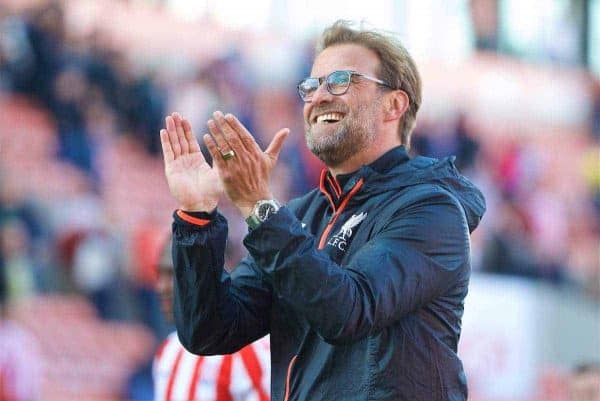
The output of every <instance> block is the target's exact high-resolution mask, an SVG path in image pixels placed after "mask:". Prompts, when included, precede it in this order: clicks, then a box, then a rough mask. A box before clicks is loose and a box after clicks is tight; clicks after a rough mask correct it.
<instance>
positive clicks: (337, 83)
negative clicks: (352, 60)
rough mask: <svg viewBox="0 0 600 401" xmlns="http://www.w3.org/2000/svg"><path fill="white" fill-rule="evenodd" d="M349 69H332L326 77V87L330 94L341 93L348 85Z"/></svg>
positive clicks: (344, 91)
mask: <svg viewBox="0 0 600 401" xmlns="http://www.w3.org/2000/svg"><path fill="white" fill-rule="evenodd" d="M350 76H351V74H350V72H349V71H334V72H332V73H331V74H329V76H328V77H327V87H328V88H329V92H331V94H332V95H343V94H344V93H346V91H347V90H348V86H349V85H350Z"/></svg>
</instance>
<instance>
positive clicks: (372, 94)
mask: <svg viewBox="0 0 600 401" xmlns="http://www.w3.org/2000/svg"><path fill="white" fill-rule="evenodd" d="M378 67H379V59H378V57H377V55H376V54H375V53H374V52H372V51H371V50H369V49H367V48H365V47H363V46H359V45H354V44H343V45H337V46H333V47H329V48H327V49H325V50H323V51H322V52H321V53H319V55H318V56H317V57H316V59H315V61H314V64H313V68H312V71H311V76H312V77H323V76H327V75H328V74H330V73H331V72H333V71H336V70H353V71H356V72H360V73H362V74H366V75H370V76H373V77H376V76H377V70H378ZM325 86H326V84H325V83H323V84H322V85H321V86H320V87H319V89H317V91H316V92H315V94H314V96H313V98H312V101H311V102H309V103H305V104H304V126H305V136H306V143H307V145H308V148H309V149H310V150H311V152H313V153H314V154H315V155H316V156H317V157H318V158H319V159H321V160H322V161H323V162H324V163H325V164H326V165H327V166H330V167H336V166H338V165H340V164H341V163H343V162H345V161H346V160H348V159H349V158H350V157H352V156H353V155H355V154H356V153H358V152H359V151H360V150H361V149H362V148H364V147H366V146H369V143H370V142H372V141H373V140H374V138H375V135H376V133H377V131H378V130H379V127H380V124H381V121H382V118H383V117H382V108H381V96H382V94H381V90H380V88H379V87H378V86H377V84H375V83H374V82H371V81H369V80H366V79H361V78H360V77H353V78H352V83H351V84H350V88H349V89H348V91H347V92H346V93H345V94H343V95H341V96H334V95H332V94H330V93H329V92H327V88H326V87H325ZM331 113H334V116H335V118H336V119H337V118H339V121H336V122H327V121H321V122H318V121H317V118H318V117H319V116H320V115H324V114H331Z"/></svg>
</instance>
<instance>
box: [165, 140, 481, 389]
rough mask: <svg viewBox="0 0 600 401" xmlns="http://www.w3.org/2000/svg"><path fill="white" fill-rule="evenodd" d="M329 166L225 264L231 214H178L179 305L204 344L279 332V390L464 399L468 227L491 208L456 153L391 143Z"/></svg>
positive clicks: (181, 326) (195, 340)
mask: <svg viewBox="0 0 600 401" xmlns="http://www.w3.org/2000/svg"><path fill="white" fill-rule="evenodd" d="M342 178H343V179H342V180H340V181H343V185H340V183H339V181H338V180H336V179H335V178H333V177H331V176H330V175H329V174H328V173H325V172H324V173H323V174H322V176H321V183H320V188H318V189H315V190H313V191H311V192H309V193H308V194H307V195H305V196H303V197H302V198H299V199H295V200H293V201H290V202H289V203H288V205H287V206H286V207H283V208H281V209H280V210H279V212H278V213H276V214H275V215H273V216H271V217H270V218H269V219H268V220H267V221H266V222H264V223H262V224H261V225H260V226H259V227H258V228H256V229H255V230H253V231H251V232H250V233H249V234H248V235H247V236H246V237H245V239H244V245H245V246H246V248H247V249H248V251H249V255H248V256H247V257H246V258H245V259H244V260H243V261H242V262H241V263H240V264H239V265H238V266H237V268H236V269H235V270H234V271H233V272H232V273H231V274H227V273H226V272H225V270H224V269H223V263H224V249H225V243H226V239H227V222H226V220H225V219H224V218H223V217H222V216H221V215H220V214H218V213H217V212H215V213H213V214H212V215H208V214H205V213H200V214H194V213H192V214H186V213H183V212H181V211H178V212H176V213H175V215H174V218H175V221H174V223H173V232H174V242H173V258H174V262H175V267H176V268H175V272H176V275H175V301H174V302H175V317H176V325H177V329H178V334H179V338H180V340H181V342H182V344H183V345H184V346H185V347H186V348H187V349H188V350H189V351H190V352H192V353H196V354H204V355H209V354H224V353H231V352H234V351H236V350H238V349H240V348H242V347H243V346H244V345H246V344H249V343H251V342H252V341H254V340H256V339H258V338H260V337H262V336H264V335H265V334H267V333H270V335H271V367H272V371H271V378H272V384H271V395H272V399H273V400H277V401H288V400H298V401H300V400H302V401H314V400H327V401H330V400H343V401H352V400H356V401H359V400H360V401H367V400H377V401H384V400H385V401H387V400H389V401H392V400H394V401H397V400H406V401H420V400H422V401H437V400H439V401H442V400H444V401H459V400H466V399H467V384H466V377H465V374H464V371H463V367H462V364H461V362H460V360H459V358H458V356H457V354H456V351H457V344H458V340H459V336H460V328H461V318H462V315H463V305H464V298H465V296H466V294H467V287H468V283H469V276H470V256H469V253H470V239H469V234H470V232H471V231H473V230H474V229H475V227H476V226H477V224H478V223H479V220H480V218H481V217H482V215H483V213H484V210H485V201H484V198H483V196H482V194H481V192H480V191H479V190H478V189H476V188H475V187H474V186H473V185H472V184H471V183H470V182H469V181H468V180H467V179H466V178H464V177H463V176H461V175H460V174H459V173H458V171H457V170H456V169H455V167H454V164H453V159H451V158H449V159H444V160H442V161H438V160H435V159H429V158H423V157H417V158H414V159H409V157H408V156H407V154H406V151H405V150H404V148H403V147H397V148H395V149H392V150H390V151H389V152H388V153H386V154H385V155H383V156H382V157H381V158H380V159H378V160H377V161H375V162H374V163H372V164H371V165H368V166H363V167H362V168H361V169H360V170H359V171H357V172H355V173H353V174H351V175H349V176H345V177H342Z"/></svg>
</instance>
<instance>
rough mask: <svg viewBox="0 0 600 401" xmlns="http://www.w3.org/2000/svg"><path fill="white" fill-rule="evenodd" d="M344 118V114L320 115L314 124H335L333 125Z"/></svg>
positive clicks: (314, 120)
mask: <svg viewBox="0 0 600 401" xmlns="http://www.w3.org/2000/svg"><path fill="white" fill-rule="evenodd" d="M342 118H344V114H342V113H338V112H331V113H325V114H320V115H318V116H317V117H316V118H314V119H313V123H326V124H333V123H337V122H338V121H340V120H341V119H342Z"/></svg>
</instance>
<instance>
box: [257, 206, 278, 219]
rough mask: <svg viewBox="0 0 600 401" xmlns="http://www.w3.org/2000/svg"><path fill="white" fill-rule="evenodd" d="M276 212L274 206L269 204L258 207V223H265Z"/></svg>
mask: <svg viewBox="0 0 600 401" xmlns="http://www.w3.org/2000/svg"><path fill="white" fill-rule="evenodd" d="M276 211H277V209H276V207H275V205H272V204H271V203H263V204H262V205H260V206H259V207H258V210H257V214H258V218H259V219H260V221H265V220H266V219H268V218H269V216H270V215H272V214H273V213H275V212H276Z"/></svg>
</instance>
